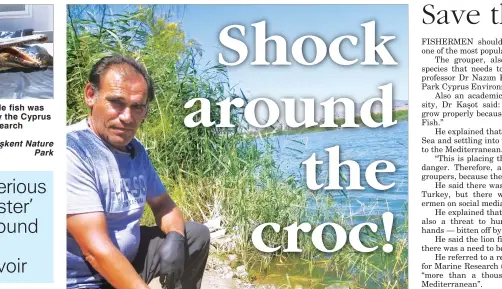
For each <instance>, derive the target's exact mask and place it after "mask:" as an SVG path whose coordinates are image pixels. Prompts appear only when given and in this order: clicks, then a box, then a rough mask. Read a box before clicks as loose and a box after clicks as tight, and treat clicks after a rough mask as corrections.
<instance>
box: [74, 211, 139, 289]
mask: <svg viewBox="0 0 502 289" xmlns="http://www.w3.org/2000/svg"><path fill="white" fill-rule="evenodd" d="M66 224H67V225H66V226H67V229H68V232H70V234H71V235H72V236H73V238H74V239H75V240H76V241H77V243H78V245H79V246H80V249H81V250H82V253H83V255H84V256H85V259H86V260H87V261H88V262H89V263H90V264H91V265H92V267H93V268H94V269H95V270H96V271H98V272H99V274H101V275H102V276H103V277H104V278H105V279H106V280H107V281H108V282H109V283H110V284H111V285H112V286H113V287H114V288H117V289H126V288H127V289H128V288H134V289H136V288H148V285H147V284H146V283H145V282H144V281H143V279H142V278H141V277H140V276H139V275H138V273H136V270H135V269H134V268H133V266H132V265H131V263H130V262H129V260H127V258H126V257H125V256H124V255H123V254H122V252H120V250H119V249H118V248H117V247H115V245H114V244H113V243H112V241H111V239H110V237H108V231H107V227H106V219H105V216H104V214H103V213H102V212H92V213H85V214H75V215H67V216H66Z"/></svg>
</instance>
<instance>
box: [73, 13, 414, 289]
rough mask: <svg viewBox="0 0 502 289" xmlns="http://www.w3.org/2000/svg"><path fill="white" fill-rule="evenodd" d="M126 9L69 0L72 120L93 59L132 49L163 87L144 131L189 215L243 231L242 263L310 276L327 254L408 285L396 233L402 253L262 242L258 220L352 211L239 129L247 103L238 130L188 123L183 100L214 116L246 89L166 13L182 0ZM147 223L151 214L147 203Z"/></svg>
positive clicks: (278, 236) (337, 271)
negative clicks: (204, 104)
mask: <svg viewBox="0 0 502 289" xmlns="http://www.w3.org/2000/svg"><path fill="white" fill-rule="evenodd" d="M123 10H124V11H123V12H121V13H111V10H110V6H107V5H97V6H87V5H70V6H68V22H67V23H68V24H67V80H68V82H67V119H68V123H74V122H76V121H78V120H80V119H82V118H84V117H85V116H86V115H87V114H88V111H87V108H86V107H85V105H84V103H83V88H84V86H85V83H86V81H87V77H88V73H89V71H90V69H91V67H92V65H93V64H94V63H95V62H96V61H97V60H98V59H100V58H101V57H103V56H105V55H109V54H111V53H121V54H125V55H128V56H130V57H133V58H135V59H137V60H138V61H139V62H141V63H143V64H144V65H145V67H146V68H147V70H148V72H149V73H150V75H151V76H152V78H153V80H154V82H155V90H156V98H155V100H154V101H153V102H152V103H151V104H150V107H149V117H148V118H147V119H146V121H145V122H144V123H143V125H142V127H141V128H140V131H139V133H138V135H137V137H138V139H140V141H141V142H142V143H143V144H144V145H145V147H146V148H147V150H148V153H149V156H150V158H151V160H152V163H153V164H154V166H155V168H156V170H157V172H158V173H159V175H160V176H161V179H162V180H163V182H164V184H165V185H166V187H167V188H168V191H169V193H170V194H171V196H172V197H173V199H174V200H175V201H176V203H177V204H178V205H179V206H180V208H181V209H182V211H183V213H184V215H185V217H186V218H187V219H190V220H195V221H200V222H204V221H207V220H208V219H210V218H212V217H215V216H222V217H223V222H224V223H223V225H224V226H225V227H226V228H227V229H228V230H229V231H230V232H231V233H232V234H235V236H236V237H237V238H236V240H237V244H236V247H235V248H234V249H232V250H233V251H234V252H233V253H237V254H238V256H239V262H240V263H243V264H246V265H247V266H248V268H252V269H253V272H254V274H252V276H254V278H257V277H259V276H261V274H263V273H266V272H269V273H270V270H271V268H272V266H273V264H277V263H278V262H282V261H283V260H285V259H284V258H286V259H287V260H295V261H294V262H295V263H296V264H305V265H307V266H309V268H310V270H309V271H308V272H309V273H310V276H313V275H314V273H315V272H317V271H318V268H319V266H318V264H319V263H322V264H323V266H322V268H323V269H322V270H324V271H323V272H324V274H325V275H329V276H334V277H335V279H337V280H344V281H349V283H350V284H353V286H355V287H354V288H361V287H364V288H369V287H366V286H367V285H368V284H372V285H374V286H376V287H374V288H407V281H406V280H407V278H406V269H407V244H406V237H404V238H402V239H401V240H396V243H395V245H394V246H395V248H396V250H395V251H394V252H395V253H392V254H385V255H382V254H383V253H374V254H362V253H358V252H354V251H353V250H351V249H348V248H347V249H343V250H342V251H341V252H337V254H334V255H332V256H327V255H324V254H322V253H321V252H320V251H318V250H316V249H315V248H314V247H313V246H312V243H311V241H310V239H309V238H310V236H309V235H308V234H302V236H301V237H300V246H301V247H302V248H304V251H303V253H302V254H301V255H298V254H295V255H292V254H287V253H284V252H283V251H282V250H281V251H278V252H277V253H275V254H264V253H261V252H259V251H258V250H256V249H255V248H254V246H253V245H252V243H251V233H252V231H253V229H254V228H255V227H256V226H257V225H258V224H263V223H268V222H275V223H278V224H280V225H281V227H285V226H287V225H290V224H292V223H295V222H297V223H300V222H303V221H308V222H310V223H312V224H317V223H320V222H322V221H324V220H328V219H329V220H330V221H335V222H337V223H340V224H345V226H347V228H348V226H349V225H348V220H349V218H348V217H347V216H341V215H338V214H334V213H333V208H335V204H334V203H333V202H334V201H333V199H332V198H330V197H329V196H327V195H325V194H322V193H321V192H308V190H307V189H305V188H304V187H302V186H300V185H299V184H298V183H297V182H295V180H294V178H293V177H289V176H285V175H283V174H281V173H280V170H279V169H278V166H277V164H276V163H275V161H274V159H273V158H272V150H273V146H272V145H270V144H269V143H268V142H267V140H266V139H260V138H249V137H246V135H245V134H243V133H242V132H243V131H245V128H244V127H245V126H243V124H244V123H243V120H242V115H241V112H240V111H234V114H233V115H232V122H233V123H234V124H236V126H237V128H236V129H221V128H217V127H210V128H205V127H197V128H193V129H188V128H186V127H185V126H184V122H183V120H184V118H185V116H186V115H187V114H189V113H190V112H192V111H188V110H187V109H185V108H184V104H185V103H186V102H187V101H188V100H190V99H193V98H199V97H202V98H207V99H210V100H211V103H212V104H213V106H214V107H213V109H212V110H211V113H212V119H216V118H217V116H218V115H219V111H218V109H217V107H216V106H215V105H214V103H216V102H217V101H221V100H223V99H225V98H227V97H230V98H238V97H242V98H244V96H243V95H242V94H237V93H235V91H234V89H233V88H232V87H231V86H230V84H229V80H228V76H227V73H226V70H225V68H224V67H222V66H211V67H207V66H205V65H203V64H202V63H201V56H202V53H203V50H202V48H201V47H200V46H199V45H198V44H197V43H196V42H195V41H193V40H190V39H186V36H185V33H184V31H183V29H182V27H181V26H180V24H179V23H176V22H172V21H170V20H169V19H170V18H169V14H170V13H172V11H173V10H175V8H173V9H172V10H171V11H167V12H164V10H165V6H164V7H163V8H161V7H157V6H145V7H129V9H123ZM324 198H325V199H324ZM321 199H322V200H321ZM313 200H319V202H318V203H319V204H323V205H322V206H318V207H316V209H315V210H312V208H311V207H310V206H309V204H311V203H312V202H313ZM307 208H309V209H307ZM142 223H143V224H153V223H154V220H153V216H152V215H151V212H150V211H149V210H147V211H146V212H145V215H144V217H143V219H142ZM401 229H403V230H406V228H401ZM366 234H368V238H369V239H371V240H374V241H378V240H379V242H386V241H385V239H384V238H383V236H380V235H378V234H375V233H372V232H370V231H369V232H366ZM286 238H287V234H286V233H285V232H281V233H274V232H273V231H271V230H267V231H265V232H264V240H265V242H266V244H268V245H269V246H271V247H274V246H280V245H285V244H286ZM369 239H368V240H369ZM298 258H300V259H298ZM316 268H317V269H316ZM300 274H305V272H301V273H300ZM312 280H313V281H310V282H311V283H310V285H311V286H315V282H317V281H315V279H312ZM319 282H321V281H319ZM336 282H339V281H336ZM351 286H352V285H351Z"/></svg>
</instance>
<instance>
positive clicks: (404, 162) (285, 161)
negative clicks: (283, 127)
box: [269, 121, 408, 221]
mask: <svg viewBox="0 0 502 289" xmlns="http://www.w3.org/2000/svg"><path fill="white" fill-rule="evenodd" d="M269 139H270V140H271V141H272V144H273V146H274V148H275V149H276V153H275V156H274V158H275V160H276V161H277V163H278V165H279V167H280V168H281V170H282V171H283V173H284V174H286V175H294V176H295V177H296V179H297V181H298V182H299V183H300V184H302V185H305V188H306V182H305V179H304V177H305V166H304V165H302V164H301V163H302V162H303V161H305V160H307V159H308V158H309V157H311V156H312V154H314V153H315V154H316V159H318V160H322V161H323V165H322V169H321V170H320V172H319V176H318V178H317V183H318V184H320V183H324V184H325V185H327V183H328V181H327V180H326V177H327V174H328V154H327V152H326V151H325V149H326V148H330V147H334V146H339V148H340V162H342V161H345V160H353V161H356V162H357V163H358V164H359V165H360V169H361V172H360V174H361V186H363V187H365V189H364V190H357V191H356V190H352V191H350V190H345V194H346V196H344V194H342V193H341V192H334V191H330V192H324V193H329V194H331V195H334V196H335V199H336V200H338V201H339V202H340V204H341V206H340V208H337V209H338V210H340V209H342V210H344V213H345V215H350V216H354V217H356V219H361V220H362V219H364V218H362V217H363V216H373V215H381V214H382V213H384V212H387V211H390V212H392V213H394V215H395V217H396V218H397V220H399V221H402V220H403V218H405V217H406V214H407V202H408V122H407V121H402V122H398V123H397V124H396V125H394V126H392V127H388V128H367V127H361V128H352V129H339V130H332V131H323V132H312V133H302V134H294V135H279V136H273V137H270V138H269ZM377 160H387V161H390V162H392V163H393V164H394V166H395V167H396V171H395V172H394V173H378V174H377V179H378V180H379V181H380V183H382V184H385V185H387V184H391V183H392V182H394V183H395V185H394V186H393V187H392V188H390V189H389V190H386V191H379V190H375V189H373V188H372V187H370V186H369V185H368V184H367V182H366V179H365V171H366V168H367V166H368V165H369V164H371V163H372V162H374V161H377ZM383 167H384V165H383V164H381V165H379V166H378V168H383ZM341 171H342V173H343V175H344V176H345V178H346V179H347V180H349V174H348V167H347V166H342V169H341ZM340 184H341V185H342V186H343V187H345V186H346V185H347V183H345V185H343V184H344V182H343V181H342V180H340ZM357 217H361V218H357Z"/></svg>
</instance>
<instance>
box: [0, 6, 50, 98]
mask: <svg viewBox="0 0 502 289" xmlns="http://www.w3.org/2000/svg"><path fill="white" fill-rule="evenodd" d="M53 19H54V8H53V5H28V4H0V99H52V98H53V97H54V85H53V84H54V77H53V54H54V49H53V48H54V47H53V38H54V36H53V35H54V32H53V31H54V21H53Z"/></svg>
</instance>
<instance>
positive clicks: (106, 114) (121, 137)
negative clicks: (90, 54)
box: [85, 65, 148, 150]
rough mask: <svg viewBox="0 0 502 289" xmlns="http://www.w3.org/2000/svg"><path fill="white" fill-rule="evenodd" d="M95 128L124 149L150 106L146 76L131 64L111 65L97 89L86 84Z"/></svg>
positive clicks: (117, 147)
mask: <svg viewBox="0 0 502 289" xmlns="http://www.w3.org/2000/svg"><path fill="white" fill-rule="evenodd" d="M85 98H86V103H87V105H88V106H89V107H90V108H91V110H92V112H91V117H90V120H91V123H90V126H91V128H92V129H93V131H94V132H95V133H96V134H97V135H98V136H99V137H101V138H102V139H103V140H105V141H106V142H108V143H109V144H110V145H111V146H112V147H114V148H116V149H119V150H125V148H126V146H127V144H129V142H130V141H131V140H132V139H133V138H134V135H135V134H136V131H137V130H138V127H139V126H140V125H141V122H142V121H143V120H144V119H145V117H146V114H147V110H148V102H147V101H148V87H147V84H146V81H145V79H144V78H143V76H142V75H141V74H140V73H138V72H136V71H135V70H134V68H132V67H130V66H128V65H112V66H110V67H109V68H108V69H107V70H106V71H105V72H104V73H103V74H102V75H101V79H100V88H99V91H97V93H96V92H95V91H94V89H93V88H92V86H91V85H90V84H87V86H86V88H85Z"/></svg>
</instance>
